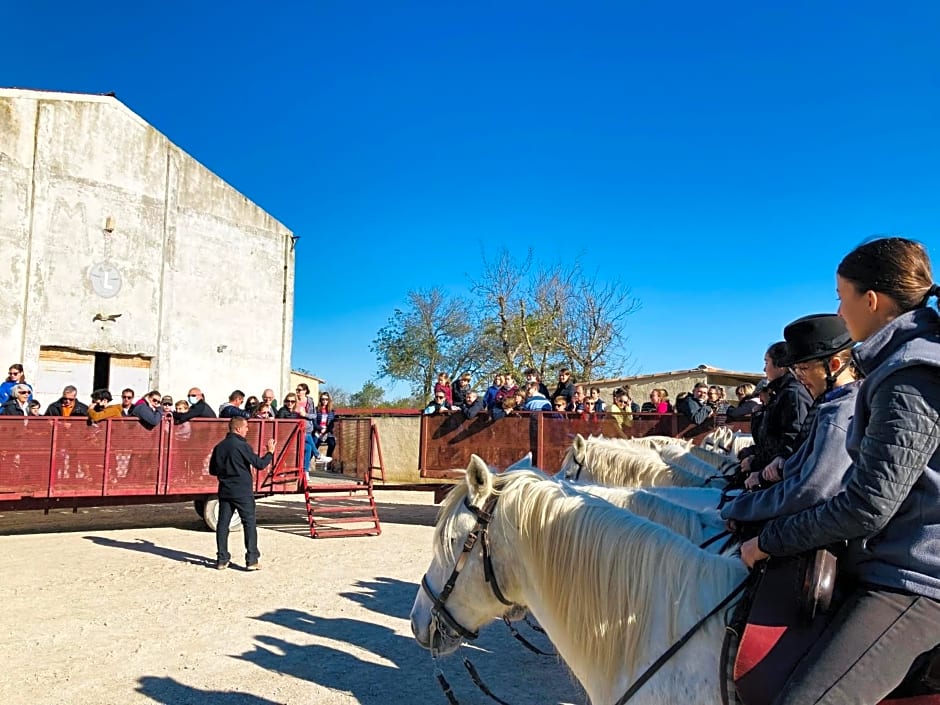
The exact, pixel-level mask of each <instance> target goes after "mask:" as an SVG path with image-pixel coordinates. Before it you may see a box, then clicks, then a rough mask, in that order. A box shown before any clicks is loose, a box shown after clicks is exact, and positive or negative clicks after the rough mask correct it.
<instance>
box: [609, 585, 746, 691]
mask: <svg viewBox="0 0 940 705" xmlns="http://www.w3.org/2000/svg"><path fill="white" fill-rule="evenodd" d="M750 580H751V575H750V574H748V575H747V577H745V578H744V580H742V581H741V582H740V583H739V584H738V586H737V587H736V588H735V589H734V590H732V591H731V592H729V593H728V595H727V596H726V597H725V598H724V599H723V600H722V601H721V602H719V603H718V604H717V605H715V607H714V608H713V609H712V611H711V612H709V613H708V614H706V615H705V616H704V617H702V618H701V619H700V620H699V621H698V622H696V623H695V624H694V625H693V626H692V628H691V629H689V631H687V632H686V633H685V634H683V635H682V636H681V637H680V638H679V640H678V641H677V642H676V643H674V644H673V645H672V646H670V647H669V648H668V649H666V650H665V651H664V652H663V654H662V655H661V656H660V657H659V658H658V659H656V660H655V661H654V662H653V663H652V665H651V666H650V667H649V668H647V669H646V670H645V671H643V674H642V675H641V676H640V677H639V678H637V679H636V680H635V681H634V682H633V685H631V686H630V687H629V688H628V689H627V692H626V693H624V694H623V695H622V696H620V699H619V700H618V701H617V702H616V703H614V705H624V703H626V702H627V701H628V700H630V698H632V697H633V696H634V695H636V693H637V691H638V690H639V689H640V688H642V687H643V686H644V685H646V682H647V681H648V680H649V679H650V678H652V677H653V676H654V675H656V672H657V671H659V669H660V668H662V667H663V666H664V665H665V664H666V662H667V661H668V660H669V659H671V658H672V657H673V656H675V655H676V653H677V652H678V651H679V649H681V648H682V647H683V646H685V644H686V642H688V641H689V639H691V638H692V637H693V636H695V633H696V632H697V631H698V630H699V629H701V628H702V626H703V625H704V624H705V622H707V621H708V620H709V619H711V618H712V617H714V616H715V615H716V614H718V613H719V612H720V611H721V610H722V609H724V608H725V607H727V606H728V604H729V603H730V602H731V601H732V600H733V599H734V598H735V597H737V596H738V595H739V594H740V593H741V592H742V591H743V590H744V588H745V587H747V584H748V583H749V582H750Z"/></svg>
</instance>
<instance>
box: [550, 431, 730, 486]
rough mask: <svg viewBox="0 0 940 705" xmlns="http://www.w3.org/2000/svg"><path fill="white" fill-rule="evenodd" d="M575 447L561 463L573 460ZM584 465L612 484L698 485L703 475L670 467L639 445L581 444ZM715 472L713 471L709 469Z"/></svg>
mask: <svg viewBox="0 0 940 705" xmlns="http://www.w3.org/2000/svg"><path fill="white" fill-rule="evenodd" d="M574 453H575V447H574V446H573V445H572V446H571V447H570V448H568V450H567V452H566V453H565V459H564V461H563V463H562V466H563V467H568V466H570V465H572V464H574ZM584 466H585V468H586V469H587V470H588V471H589V472H590V474H591V475H592V476H593V479H594V482H596V483H598V484H601V485H612V486H615V487H658V486H667V485H668V486H673V487H701V486H702V478H700V477H697V476H695V475H693V474H691V473H688V472H686V471H685V470H684V469H683V468H677V467H672V466H670V465H669V464H668V463H666V462H665V461H664V460H663V459H662V458H661V457H660V455H659V454H658V453H657V452H656V451H653V450H651V449H647V448H643V447H642V446H634V447H627V446H624V445H622V444H612V443H598V442H597V441H594V442H588V443H586V444H585V446H584ZM711 474H714V473H711Z"/></svg>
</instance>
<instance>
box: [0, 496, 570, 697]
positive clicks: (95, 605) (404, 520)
mask: <svg viewBox="0 0 940 705" xmlns="http://www.w3.org/2000/svg"><path fill="white" fill-rule="evenodd" d="M377 499H378V502H379V504H380V509H379V513H380V519H381V522H382V529H383V533H382V535H381V536H379V537H356V538H342V539H337V538H330V539H316V540H313V539H311V538H309V536H308V535H307V533H306V525H305V523H304V520H305V515H304V513H303V498H302V497H297V496H288V497H285V496H281V497H274V498H269V499H266V500H263V501H262V502H260V503H259V507H258V520H259V526H260V529H259V544H260V548H261V553H262V559H261V562H262V565H263V569H262V570H261V571H258V572H255V573H249V572H246V571H244V570H241V569H240V568H239V566H233V568H230V569H229V570H226V571H216V570H215V569H214V568H212V567H210V566H211V565H212V561H213V560H214V557H215V544H214V536H213V534H212V533H211V532H209V531H208V530H207V529H206V528H205V526H204V525H203V524H202V522H201V520H200V519H199V518H198V517H197V516H196V514H195V513H194V512H193V510H192V508H191V505H189V504H186V505H183V504H173V505H148V506H137V507H118V508H103V509H87V510H80V511H79V513H77V514H73V513H72V512H71V511H70V510H68V511H65V510H62V511H55V512H51V513H50V514H49V515H44V514H43V513H42V512H12V513H4V514H0V565H2V575H3V577H2V582H0V585H2V587H0V594H2V596H3V603H2V604H3V607H2V610H0V663H2V664H3V672H2V674H0V702H2V703H4V704H5V705H19V704H22V705H45V704H47V703H48V704H50V705H51V704H53V703H54V704H55V705H61V703H68V704H69V705H110V704H112V703H113V704H114V705H118V704H120V705H135V704H142V703H165V704H166V705H184V704H188V703H193V704H194V705H195V704H197V703H198V704H200V705H274V704H275V703H289V704H291V705H293V704H300V703H303V704H304V705H311V704H317V705H320V704H322V705H340V704H345V703H367V704H369V705H398V704H404V703H431V704H435V703H441V704H442V705H446V702H447V701H446V699H445V697H444V695H443V694H442V693H441V691H440V689H439V687H438V685H437V682H436V681H435V680H434V672H433V667H432V662H431V659H430V656H429V655H428V653H427V652H426V651H424V650H423V649H421V648H420V647H419V646H418V645H417V643H416V642H415V641H414V639H413V638H412V636H411V630H410V628H409V624H408V614H409V611H410V609H411V605H412V602H413V601H414V597H415V592H416V590H417V586H418V581H419V580H420V577H421V575H422V573H423V572H424V570H425V568H426V567H427V564H428V562H429V560H430V546H431V533H432V530H433V525H434V519H435V514H436V507H435V506H434V505H433V503H432V496H431V493H429V492H393V491H380V492H379V493H378V497H377ZM241 542H242V538H241V534H240V533H239V534H232V536H231V539H230V546H231V549H232V554H233V556H235V558H236V561H235V562H236V563H238V564H239V565H241V564H242V559H243V557H244V551H243V547H242V543H241ZM523 631H524V632H525V633H526V635H527V636H528V637H529V638H530V639H531V640H532V641H533V642H534V643H537V644H538V645H540V646H542V647H543V648H546V649H547V648H548V646H549V645H548V642H547V641H546V639H545V637H544V635H541V634H537V633H533V632H531V631H530V630H528V628H525V627H524V625H523ZM459 655H466V656H469V657H470V658H471V660H472V661H473V662H474V663H475V665H476V667H477V668H478V670H479V671H480V675H481V676H482V677H483V679H484V680H485V681H486V683H487V684H488V685H489V686H490V687H491V688H492V690H493V691H494V692H495V693H496V694H497V695H498V696H499V697H501V698H503V699H504V700H507V701H508V702H510V703H512V705H534V704H535V703H585V702H586V700H587V699H586V697H585V696H584V695H583V693H582V691H581V690H580V688H579V687H578V686H577V684H576V683H574V682H573V681H572V679H571V678H570V676H569V675H568V674H567V672H566V671H565V669H564V667H563V666H562V665H561V664H559V663H558V662H557V660H556V659H554V658H551V657H545V656H538V655H535V654H532V653H530V652H529V651H527V650H525V649H524V648H522V646H520V645H519V644H517V643H516V642H515V641H514V640H513V639H512V637H511V636H510V634H509V633H508V631H507V630H506V628H505V627H503V626H502V625H501V624H499V623H494V624H493V625H492V626H490V627H489V628H488V629H485V630H484V631H483V634H482V635H481V637H480V639H479V640H478V641H477V642H476V643H475V644H474V645H473V646H472V647H464V648H463V649H462V650H461V651H460V652H459V653H458V656H459ZM442 665H443V669H444V672H445V673H446V675H447V678H448V679H449V680H450V682H451V684H452V685H453V686H454V690H455V693H456V696H457V698H458V700H459V701H460V702H461V703H462V704H464V705H471V704H475V705H478V704H480V703H491V702H492V701H490V700H489V699H488V698H486V697H485V696H484V695H483V694H482V693H481V692H480V691H479V690H477V689H476V687H475V686H474V685H473V684H472V683H471V682H470V679H469V677H468V676H467V674H466V672H465V671H464V669H463V667H462V665H461V663H460V659H459V658H455V657H451V658H449V659H446V660H444V661H443V662H442Z"/></svg>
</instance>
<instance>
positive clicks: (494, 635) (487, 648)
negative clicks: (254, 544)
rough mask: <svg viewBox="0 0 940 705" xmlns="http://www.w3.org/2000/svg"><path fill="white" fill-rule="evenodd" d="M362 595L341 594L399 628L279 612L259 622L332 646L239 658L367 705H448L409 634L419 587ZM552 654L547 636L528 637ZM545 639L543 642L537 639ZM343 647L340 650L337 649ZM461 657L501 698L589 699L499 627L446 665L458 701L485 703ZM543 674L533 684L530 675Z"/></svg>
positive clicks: (377, 582)
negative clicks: (437, 704)
mask: <svg viewBox="0 0 940 705" xmlns="http://www.w3.org/2000/svg"><path fill="white" fill-rule="evenodd" d="M355 587H357V588H359V590H358V591H351V592H345V593H341V595H340V597H339V598H338V599H343V598H345V599H349V600H352V601H354V602H357V603H359V604H360V605H362V606H364V607H366V608H367V609H369V610H370V611H373V612H378V613H380V614H383V615H389V616H392V617H395V618H398V624H397V625H395V626H394V627H390V626H386V625H381V624H375V623H372V622H370V621H366V620H361V619H352V618H345V617H339V618H334V617H330V618H325V617H318V616H317V615H315V614H311V613H309V612H306V611H303V610H296V609H279V610H275V611H273V612H269V613H266V614H263V615H261V616H259V617H257V618H256V619H258V620H260V621H264V622H269V623H273V624H277V625H279V626H281V627H284V628H286V629H289V630H292V631H296V632H300V633H302V634H304V635H306V636H307V637H308V639H307V640H309V637H315V638H317V639H323V640H326V641H329V642H333V643H332V644H331V643H321V644H306V645H298V644H295V643H292V642H291V641H289V640H287V639H283V638H276V637H271V636H267V635H266V636H259V637H257V641H258V645H257V646H256V647H255V648H254V649H253V650H252V651H249V652H246V653H244V654H242V655H240V656H238V657H237V658H240V659H243V660H245V661H248V662H250V663H253V664H255V665H256V666H259V667H261V668H265V669H267V670H270V671H273V672H276V673H279V674H283V675H290V676H294V677H296V678H301V679H305V680H308V681H311V682H314V683H317V684H319V685H321V686H324V687H326V688H330V689H333V690H339V691H344V692H348V693H350V694H351V695H352V696H353V697H354V698H355V699H356V701H357V702H358V703H361V704H362V705H388V704H389V703H413V702H421V703H435V702H440V703H444V702H446V699H445V697H444V695H443V693H442V692H441V691H440V689H439V685H438V683H437V680H436V678H435V671H434V662H433V661H432V660H431V657H430V654H429V653H428V652H427V651H425V650H424V649H422V648H421V647H420V646H418V644H417V642H416V641H415V640H414V639H413V638H412V636H411V630H410V625H409V622H408V614H409V613H410V611H411V606H412V603H413V601H414V597H415V594H416V591H417V589H418V586H417V585H416V584H415V583H408V582H405V581H401V580H397V579H393V578H384V577H379V578H375V579H374V580H371V581H359V582H357V583H356V585H355ZM528 636H530V637H531V639H532V640H533V641H538V643H539V645H540V646H544V647H545V648H546V650H547V649H549V648H550V645H548V643H547V640H545V639H544V637H541V635H537V634H536V635H528ZM540 637H541V641H539V638H540ZM336 642H339V643H340V644H341V645H342V646H338V645H336ZM460 657H470V658H471V659H472V660H473V661H474V663H475V665H476V667H477V669H478V670H479V672H480V676H481V677H482V679H483V680H484V682H486V683H487V685H488V686H489V687H490V688H491V689H492V690H493V691H494V692H495V693H496V694H497V695H498V696H499V697H500V698H503V699H506V700H508V701H510V702H513V703H520V705H526V704H530V703H535V702H540V703H541V702H553V703H558V702H584V696H583V693H582V692H581V691H580V689H579V688H578V686H577V685H576V684H575V683H574V682H573V681H572V680H571V678H570V677H569V676H568V674H567V672H566V671H565V669H564V668H563V667H562V666H561V665H560V664H558V662H557V659H556V658H554V657H546V656H538V655H536V654H533V653H531V652H529V651H527V650H525V649H524V648H523V647H522V646H520V645H519V644H518V643H516V642H515V641H514V640H513V639H512V637H511V635H510V634H509V632H508V630H506V629H505V628H502V627H500V624H499V623H494V625H493V626H491V627H489V628H487V629H485V630H484V632H483V634H481V637H480V639H479V640H478V641H477V642H476V643H475V644H474V645H473V646H465V647H464V648H463V649H461V650H460V651H459V652H458V653H457V654H455V655H454V656H453V657H450V658H447V659H442V660H440V661H439V662H438V663H439V664H440V665H441V667H442V669H443V670H444V672H445V673H446V674H447V678H448V680H449V681H450V683H451V685H452V687H453V689H454V692H455V694H456V696H457V699H458V700H459V701H460V702H478V701H481V700H483V699H484V698H483V696H482V693H480V691H479V690H477V688H476V686H475V685H473V683H472V682H471V681H470V678H469V676H468V675H467V673H466V672H465V670H464V667H463V665H462V663H461V658H460ZM532 673H538V674H539V677H538V678H537V679H536V680H535V681H533V679H531V678H529V677H526V676H525V674H532Z"/></svg>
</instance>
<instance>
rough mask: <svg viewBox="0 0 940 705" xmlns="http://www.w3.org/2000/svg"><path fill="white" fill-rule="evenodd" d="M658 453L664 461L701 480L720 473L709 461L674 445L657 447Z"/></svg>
mask: <svg viewBox="0 0 940 705" xmlns="http://www.w3.org/2000/svg"><path fill="white" fill-rule="evenodd" d="M659 455H660V457H661V458H662V459H663V461H664V462H666V463H669V465H672V466H675V467H677V468H681V469H682V470H685V471H686V472H687V473H690V474H691V475H695V476H696V477H698V478H701V480H707V479H709V478H712V477H714V476H715V475H717V474H720V473H719V472H718V471H717V469H716V468H715V467H714V466H713V465H711V464H710V463H707V462H705V461H704V460H701V459H700V458H697V457H695V456H694V455H693V454H692V453H690V452H689V451H687V450H684V449H682V448H678V447H675V446H665V447H663V448H660V449H659Z"/></svg>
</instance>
